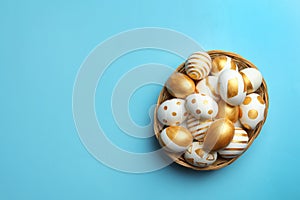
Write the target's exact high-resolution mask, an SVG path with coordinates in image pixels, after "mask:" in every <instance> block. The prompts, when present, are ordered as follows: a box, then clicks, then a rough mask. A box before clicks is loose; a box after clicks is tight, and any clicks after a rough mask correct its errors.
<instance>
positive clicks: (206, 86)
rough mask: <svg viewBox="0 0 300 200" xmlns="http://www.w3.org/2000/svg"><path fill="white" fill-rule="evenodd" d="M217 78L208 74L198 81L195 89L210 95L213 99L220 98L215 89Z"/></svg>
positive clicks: (217, 99)
mask: <svg viewBox="0 0 300 200" xmlns="http://www.w3.org/2000/svg"><path fill="white" fill-rule="evenodd" d="M217 85H218V78H217V77H216V76H208V77H206V78H205V79H203V80H201V81H199V82H198V84H197V85H196V91H197V92H198V93H203V94H206V95H208V96H210V97H212V98H213V99H214V100H215V101H219V100H220V95H219V94H218V90H217Z"/></svg>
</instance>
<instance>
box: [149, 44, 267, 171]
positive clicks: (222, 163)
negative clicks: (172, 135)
mask: <svg viewBox="0 0 300 200" xmlns="http://www.w3.org/2000/svg"><path fill="white" fill-rule="evenodd" d="M207 53H208V54H209V55H210V57H211V58H212V59H213V58H215V57H217V56H228V57H231V58H232V59H233V60H234V61H235V62H236V64H237V66H238V68H239V70H242V69H244V68H256V69H257V67H256V66H255V65H253V64H252V63H251V62H249V61H248V60H246V59H244V58H243V57H241V56H240V55H238V54H235V53H231V52H225V51H221V50H212V51H208V52H207ZM176 71H177V72H181V73H184V74H186V73H185V70H184V63H182V64H181V65H179V67H178V68H177V69H176ZM195 83H196V82H195ZM255 93H258V94H259V95H261V96H262V98H263V99H264V101H265V103H266V108H265V118H264V120H263V121H262V122H260V123H259V124H258V125H257V126H256V128H255V129H253V130H247V129H245V131H247V133H248V136H249V143H248V146H247V148H246V150H247V149H248V148H249V147H250V146H251V144H252V143H253V141H254V140H255V138H256V137H257V136H258V135H259V133H260V131H261V129H262V126H263V124H264V123H265V121H266V118H267V113H268V107H269V99H268V90H267V85H266V82H265V80H264V79H263V82H262V84H261V86H260V87H259V88H258V90H257V91H255ZM172 98H175V97H173V96H171V95H170V94H169V93H168V91H167V89H166V87H164V88H163V89H162V91H161V92H160V95H159V97H158V100H157V105H156V109H155V111H154V132H155V136H156V138H157V139H158V138H159V135H160V133H161V131H162V130H163V129H164V128H166V127H167V126H164V125H162V124H161V123H160V122H159V121H158V119H157V109H158V107H159V105H160V104H161V103H162V102H164V101H166V100H168V99H172ZM246 150H245V151H246ZM245 151H244V152H245ZM165 153H166V154H167V155H168V156H169V157H170V158H172V160H174V162H176V163H178V164H179V165H182V166H184V167H187V168H191V169H194V170H203V171H207V170H217V169H221V168H223V167H226V166H227V165H230V164H231V163H233V162H234V161H235V160H236V159H238V158H239V157H240V156H241V155H242V154H241V155H240V156H238V157H235V158H231V159H224V158H221V157H220V156H218V159H217V160H216V162H214V163H213V164H212V165H209V166H207V167H196V166H193V165H190V164H189V163H187V162H186V161H185V160H184V158H183V156H182V155H181V156H180V157H178V156H176V155H174V154H172V153H170V152H167V151H165Z"/></svg>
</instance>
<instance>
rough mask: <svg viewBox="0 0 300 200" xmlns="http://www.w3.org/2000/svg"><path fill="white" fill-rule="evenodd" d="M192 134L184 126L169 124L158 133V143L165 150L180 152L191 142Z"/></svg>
mask: <svg viewBox="0 0 300 200" xmlns="http://www.w3.org/2000/svg"><path fill="white" fill-rule="evenodd" d="M192 142H193V136H192V135H191V133H190V132H189V131H188V130H187V129H186V128H184V127H181V126H169V127H167V128H165V129H164V130H163V131H162V132H161V133H160V135H159V143H160V145H161V146H162V147H164V149H165V150H167V151H170V152H174V153H181V152H184V151H186V150H187V148H188V147H189V146H190V145H191V144H192Z"/></svg>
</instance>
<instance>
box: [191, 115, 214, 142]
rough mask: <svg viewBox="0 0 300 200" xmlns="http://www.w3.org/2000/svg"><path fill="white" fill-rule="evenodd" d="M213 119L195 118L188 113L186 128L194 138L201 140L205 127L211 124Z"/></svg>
mask: <svg viewBox="0 0 300 200" xmlns="http://www.w3.org/2000/svg"><path fill="white" fill-rule="evenodd" d="M212 122H213V120H211V119H207V120H204V121H202V120H199V119H196V118H195V117H194V116H192V115H189V116H188V118H187V120H186V124H187V128H188V130H189V131H190V132H191V134H192V135H193V137H194V139H195V140H198V141H202V140H203V138H204V136H205V133H206V131H207V129H208V128H209V126H210V125H211V124H212Z"/></svg>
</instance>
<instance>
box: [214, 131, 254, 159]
mask: <svg viewBox="0 0 300 200" xmlns="http://www.w3.org/2000/svg"><path fill="white" fill-rule="evenodd" d="M248 142H249V137H248V134H247V132H246V131H245V130H243V129H242V128H239V127H235V130H234V136H233V139H232V140H231V142H230V143H229V145H228V146H227V147H225V148H224V149H222V150H219V151H218V153H219V155H220V156H221V157H222V158H228V159H229V158H235V157H237V156H239V155H241V154H242V153H243V152H244V151H245V149H246V148H247V146H248Z"/></svg>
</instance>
